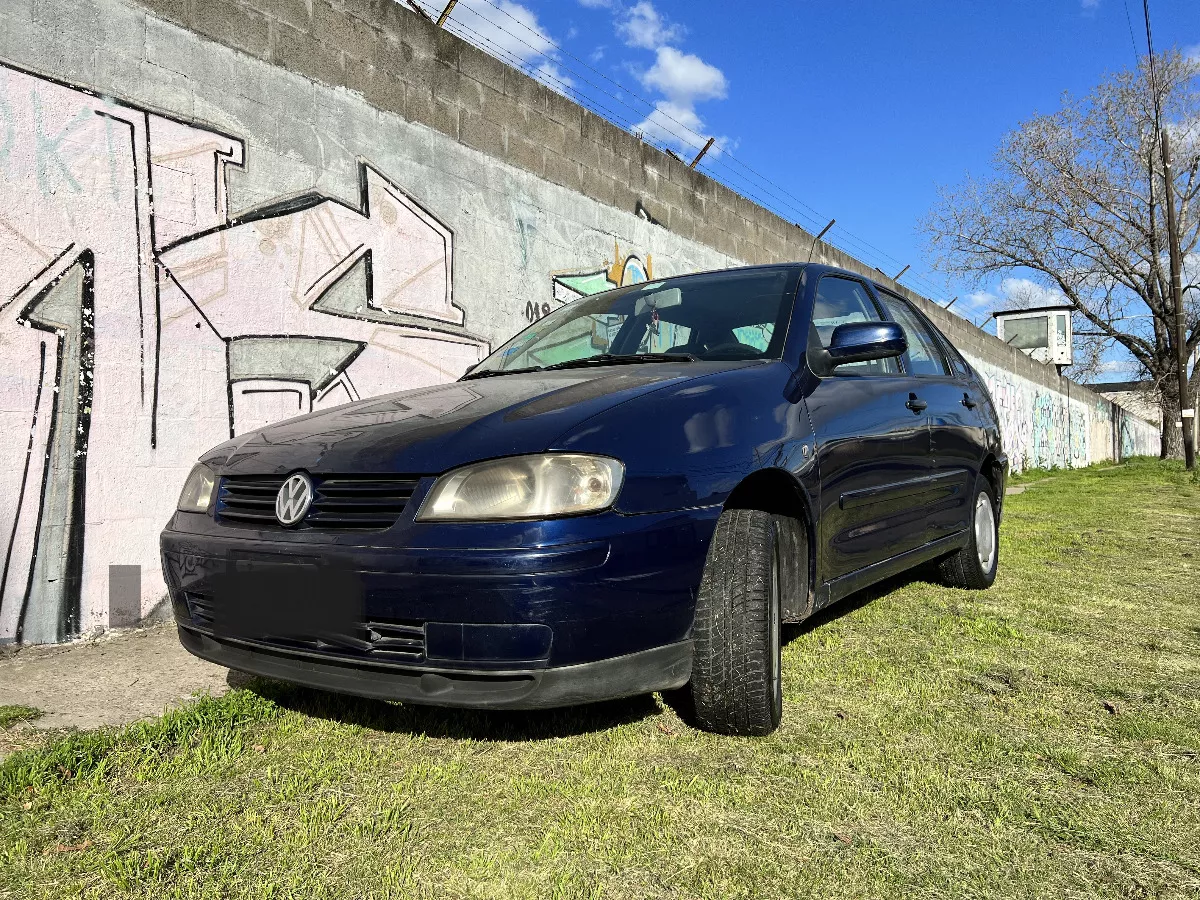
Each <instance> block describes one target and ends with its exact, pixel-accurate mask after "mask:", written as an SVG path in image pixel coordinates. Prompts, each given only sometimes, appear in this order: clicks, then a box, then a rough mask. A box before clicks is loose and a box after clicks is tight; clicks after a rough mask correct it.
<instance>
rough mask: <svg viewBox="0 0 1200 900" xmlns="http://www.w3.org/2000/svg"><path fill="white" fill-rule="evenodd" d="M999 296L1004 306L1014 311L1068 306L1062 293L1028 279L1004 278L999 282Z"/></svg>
mask: <svg viewBox="0 0 1200 900" xmlns="http://www.w3.org/2000/svg"><path fill="white" fill-rule="evenodd" d="M1000 294H1001V296H1002V298H1003V299H1004V300H1005V301H1006V305H1007V306H1009V307H1012V308H1015V309H1025V308H1028V307H1031V306H1065V305H1068V304H1067V298H1066V296H1065V295H1064V294H1063V292H1062V291H1060V290H1056V289H1055V288H1048V287H1045V286H1044V285H1040V284H1038V283H1037V282H1036V281H1030V280H1029V279H1028V278H1005V279H1004V280H1003V281H1001V282H1000Z"/></svg>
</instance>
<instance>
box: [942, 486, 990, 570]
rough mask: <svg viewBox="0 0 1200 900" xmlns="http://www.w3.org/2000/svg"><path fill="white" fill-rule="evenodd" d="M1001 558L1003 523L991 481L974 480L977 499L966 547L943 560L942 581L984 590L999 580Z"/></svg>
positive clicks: (972, 511)
mask: <svg viewBox="0 0 1200 900" xmlns="http://www.w3.org/2000/svg"><path fill="white" fill-rule="evenodd" d="M999 561H1000V523H999V521H998V520H997V518H996V500H995V497H994V496H993V488H992V485H991V482H989V481H988V480H987V479H986V478H984V477H983V476H982V475H980V476H979V477H978V478H976V480H975V502H974V506H973V508H972V510H971V531H970V535H969V539H968V541H967V546H965V547H963V548H962V549H961V550H959V551H958V552H957V553H955V554H953V555H952V556H948V557H946V558H945V559H944V560H942V562H941V566H940V569H941V575H942V581H943V582H944V583H945V584H946V585H948V586H949V587H957V588H967V589H970V590H977V591H978V590H983V589H985V588H989V587H991V586H992V582H993V581H995V580H996V569H997V568H998V566H999Z"/></svg>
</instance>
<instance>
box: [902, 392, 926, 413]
mask: <svg viewBox="0 0 1200 900" xmlns="http://www.w3.org/2000/svg"><path fill="white" fill-rule="evenodd" d="M904 405H905V406H907V407H908V408H909V409H911V410H912V411H913V412H915V413H919V412H925V408H926V407H927V406H929V404H928V403H926V402H925V401H924V400H922V399H920V398H919V397H918V396H917V395H916V394H909V395H908V401H907V402H906V403H905V404H904Z"/></svg>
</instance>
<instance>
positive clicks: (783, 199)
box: [449, 0, 940, 294]
mask: <svg viewBox="0 0 1200 900" xmlns="http://www.w3.org/2000/svg"><path fill="white" fill-rule="evenodd" d="M483 2H485V3H486V4H487V5H488V6H490V7H492V8H493V9H495V10H496V11H497V12H499V13H500V14H501V15H503V16H505V17H506V18H508V19H510V20H511V21H513V22H515V23H516V24H517V25H519V26H520V27H521V28H522V29H524V30H525V31H527V32H528V33H529V34H531V35H533V36H534V37H535V38H536V39H537V40H538V42H539V43H542V44H544V45H545V47H548V48H552V49H553V50H555V51H557V52H558V53H560V54H562V55H564V56H566V57H568V58H570V59H572V60H574V61H575V62H576V63H578V64H579V65H580V66H582V67H584V68H585V69H587V70H588V71H589V72H591V73H593V74H595V75H597V76H599V77H600V78H602V79H604V80H605V81H607V82H609V83H610V84H612V85H614V86H615V87H616V88H618V89H619V90H620V91H621V92H623V93H624V94H627V95H628V96H630V97H632V98H634V99H635V100H636V101H638V102H639V103H641V104H642V105H644V106H645V107H646V108H647V109H648V110H649V111H650V116H655V117H656V121H655V125H656V126H657V127H658V128H659V129H661V130H662V131H663V132H665V133H666V134H667V135H669V136H671V137H673V138H674V139H676V140H678V141H680V142H681V143H683V144H684V145H694V146H699V145H701V144H703V143H704V142H705V140H706V136H705V135H701V134H699V133H698V132H696V131H695V130H694V129H692V128H690V127H689V126H687V125H685V124H684V123H682V122H680V121H679V120H678V119H676V118H675V117H673V116H671V115H670V114H669V113H667V112H665V111H664V110H662V109H661V108H660V107H659V105H658V104H656V103H653V102H651V101H649V100H647V99H646V98H644V97H642V96H641V95H639V94H638V93H637V92H635V91H633V90H631V89H630V88H628V87H626V86H625V85H623V84H621V83H620V82H618V81H616V80H614V79H613V78H611V77H609V76H608V75H606V74H605V73H603V72H601V71H599V70H598V69H596V68H595V67H593V66H591V65H589V64H588V63H586V62H584V61H583V60H582V59H580V58H579V57H578V56H576V55H575V54H573V53H571V52H570V51H568V50H566V49H564V48H563V47H561V46H559V45H558V44H556V43H555V42H554V41H552V40H551V39H550V38H549V37H548V36H547V35H545V34H544V33H542V32H540V31H537V30H535V29H534V28H532V27H530V26H529V25H528V24H527V23H525V22H523V21H521V20H520V19H518V18H516V17H515V16H513V15H512V14H511V13H509V12H508V10H506V9H504V8H503V7H501V6H499V5H498V4H496V3H494V2H493V0H483ZM463 9H464V10H465V11H468V12H471V13H473V14H474V15H475V16H476V17H478V18H479V19H481V20H482V21H483V22H484V23H486V25H488V26H490V27H492V28H496V29H497V30H499V31H500V32H502V33H504V34H506V35H508V36H509V37H511V38H513V39H514V40H515V41H517V42H519V43H520V44H522V45H523V46H525V47H526V48H528V49H529V50H530V51H532V52H533V53H534V54H537V55H538V56H541V57H544V58H545V59H546V60H547V61H548V62H550V63H552V64H554V65H555V66H557V65H560V64H561V65H562V67H563V68H564V69H565V70H566V71H567V72H568V73H569V74H571V75H573V76H575V77H577V78H578V79H580V81H582V82H583V83H584V84H586V85H588V86H589V87H591V88H592V89H593V90H595V91H598V92H600V94H601V95H602V96H605V97H609V98H610V99H612V100H614V101H616V102H617V103H618V104H620V105H621V106H623V107H625V108H626V109H628V110H630V111H632V112H633V113H634V114H635V115H636V116H641V115H644V114H643V113H641V112H639V111H638V110H637V108H636V107H634V106H633V105H632V104H630V103H629V102H627V101H625V100H623V99H622V98H621V97H620V96H618V95H615V94H612V93H611V92H609V91H606V90H605V89H604V88H602V87H601V86H600V85H598V84H596V83H595V82H594V81H592V80H591V79H590V78H588V77H587V76H585V75H584V74H583V73H581V72H579V71H578V70H576V69H574V68H572V67H571V66H570V65H569V64H567V63H565V62H561V61H560V60H558V59H555V58H554V57H553V56H552V55H551V54H550V53H549V52H548V51H547V49H543V48H541V47H536V46H534V45H533V44H530V43H529V41H527V40H525V39H524V38H522V37H521V36H520V35H517V34H514V33H513V32H512V31H510V30H509V29H507V28H505V27H504V26H503V25H502V24H500V23H499V22H497V21H495V19H490V18H487V17H485V16H484V15H483V14H482V13H481V12H479V11H478V10H477V9H474V8H472V7H470V6H464V8H463ZM462 11H463V10H460V13H461V12H462ZM449 27H451V28H452V29H453V30H457V29H458V28H462V29H463V30H464V31H468V32H470V34H471V35H473V36H474V37H475V38H476V39H477V41H478V42H479V43H481V44H484V45H487V46H485V47H484V49H487V50H488V52H491V53H493V55H496V56H499V57H501V58H503V59H504V60H505V61H507V62H510V63H511V64H514V65H515V66H516V68H519V69H522V70H527V66H526V63H525V61H524V60H523V59H521V58H520V57H518V56H516V55H515V54H514V53H511V52H509V51H507V50H506V49H505V48H503V47H501V46H500V45H499V44H498V43H496V42H495V41H492V40H490V39H488V38H486V37H484V35H482V34H481V33H480V32H479V31H477V30H476V29H474V28H471V27H470V26H466V25H464V24H463V22H462V20H461V17H459V18H456V19H452V20H450V22H449ZM472 43H475V41H472ZM531 74H534V77H536V78H539V79H540V80H543V82H554V84H556V85H558V86H559V89H560V90H559V92H560V93H563V94H564V95H571V94H573V95H574V96H575V98H576V99H579V100H581V101H587V103H586V104H585V105H587V106H589V108H592V107H594V108H592V111H593V112H598V113H599V114H600V115H602V116H603V117H604V118H606V119H609V120H610V121H612V122H614V124H617V125H619V126H620V127H622V128H623V129H625V130H628V131H632V132H634V133H636V134H637V135H638V137H639V138H640V139H641V140H643V141H645V142H646V143H649V144H651V145H652V146H658V148H659V149H664V148H663V147H661V146H659V145H657V144H656V142H655V141H654V140H653V139H651V138H650V137H649V136H648V135H647V134H646V133H645V132H644V131H643V130H641V129H639V128H638V127H637V125H635V124H634V123H633V120H632V119H628V118H626V117H624V116H621V115H619V114H617V113H616V112H615V111H614V110H612V109H611V108H609V107H607V106H605V105H604V104H602V103H600V102H598V101H597V100H596V99H595V98H593V97H589V96H588V95H587V94H586V93H584V92H582V91H580V90H578V89H573V85H572V84H568V83H566V82H564V81H563V80H562V79H560V78H556V77H555V76H554V75H552V74H550V73H549V72H546V71H544V70H542V71H539V72H536V73H531ZM548 86H550V87H552V88H553V87H554V85H551V84H548ZM662 119H666V120H667V121H669V122H671V123H673V124H674V125H676V126H678V127H679V128H681V129H683V131H684V132H686V135H682V134H680V133H679V132H677V131H676V130H675V129H673V128H671V127H669V126H668V125H666V124H665V123H664V122H663V121H662ZM646 121H650V119H649V117H647V119H646ZM689 135H690V137H689ZM730 163H732V164H734V165H736V166H737V167H739V168H740V169H742V170H744V171H745V172H746V173H748V176H747V175H742V174H741V173H740V172H736V173H735V171H734V170H733V168H732V166H731V165H730ZM718 166H719V167H720V168H721V169H722V172H723V175H724V177H723V178H720V179H719V180H734V179H735V178H736V182H737V185H736V186H737V190H739V191H744V192H745V193H746V194H747V196H748V198H749V199H751V200H753V201H754V202H756V203H759V204H760V205H762V206H764V207H766V208H767V209H770V210H772V211H773V212H775V213H776V214H780V212H781V209H782V210H783V211H787V212H789V213H790V215H785V216H784V218H785V219H787V218H792V216H798V217H799V218H801V219H805V220H808V221H810V222H813V223H814V224H815V225H817V226H819V225H820V223H822V222H824V221H825V219H824V218H823V217H822V216H821V215H820V213H818V212H817V211H816V210H815V209H814V208H813V207H811V206H809V205H808V204H807V203H805V202H804V201H803V200H801V199H800V198H799V197H797V196H795V195H794V194H792V193H791V192H790V191H788V190H786V189H785V188H783V187H781V186H780V185H778V184H776V183H775V182H773V181H771V180H770V179H769V178H767V177H766V176H764V175H763V174H761V173H760V172H758V171H756V170H755V169H753V168H752V167H750V166H749V165H747V164H746V163H744V162H742V161H741V160H740V159H738V158H737V157H736V156H734V155H733V153H732V152H730V151H728V150H727V149H725V148H721V147H718V153H717V154H715V155H714V156H713V157H710V158H709V160H707V161H706V162H705V165H703V166H702V167H701V168H702V169H703V170H707V171H709V173H710V174H713V170H714V169H715V168H716V167H718ZM755 181H757V182H759V183H761V185H762V186H761V187H760V188H759V190H761V191H765V192H766V194H767V195H768V196H769V197H773V198H774V200H775V203H772V202H770V201H767V200H764V199H763V198H762V197H761V196H760V195H759V192H758V191H756V190H752V189H750V188H749V187H748V186H749V185H753V184H754V183H755ZM837 233H838V234H840V235H842V236H843V240H844V241H848V242H849V243H851V245H856V246H857V247H858V248H860V249H858V250H857V251H852V250H849V249H847V248H845V247H844V246H840V245H839V243H838V242H835V241H833V240H830V241H828V242H829V243H830V244H831V245H832V246H834V247H836V248H837V249H839V250H841V251H842V252H844V253H848V254H850V255H857V256H862V257H865V258H868V259H869V258H870V257H875V256H876V255H878V256H880V257H883V258H884V259H886V260H888V261H891V262H892V263H897V264H898V263H899V260H897V259H896V258H895V257H893V256H891V255H890V254H888V253H886V252H885V251H883V250H881V249H880V248H878V247H876V246H875V245H873V244H871V243H869V242H868V241H866V240H864V239H862V238H860V237H858V236H857V235H855V234H853V233H852V232H850V231H849V230H847V229H846V228H844V227H839V228H838V229H837ZM877 268H878V267H877ZM881 271H882V270H881ZM909 278H910V280H911V281H913V282H915V283H917V284H919V285H923V286H924V287H925V289H926V290H928V291H930V293H931V294H938V293H940V289H939V288H937V286H936V285H934V284H933V283H932V282H930V281H929V280H928V279H927V278H925V277H924V276H923V275H921V274H920V273H913V274H912V275H910V276H909Z"/></svg>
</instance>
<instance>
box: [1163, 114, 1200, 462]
mask: <svg viewBox="0 0 1200 900" xmlns="http://www.w3.org/2000/svg"><path fill="white" fill-rule="evenodd" d="M1158 146H1159V150H1161V151H1162V163H1163V178H1164V180H1165V181H1166V194H1165V196H1164V197H1163V200H1164V201H1165V203H1166V205H1167V244H1168V245H1169V246H1170V248H1171V302H1172V303H1173V304H1174V306H1175V365H1176V375H1177V376H1178V378H1179V420H1180V423H1181V424H1182V425H1183V460H1184V465H1186V466H1187V468H1188V471H1191V470H1193V469H1195V468H1196V440H1195V438H1196V430H1195V429H1196V425H1195V423H1196V410H1195V408H1194V407H1193V406H1192V398H1191V395H1190V393H1189V391H1188V377H1187V321H1186V320H1185V319H1184V315H1183V260H1182V259H1180V254H1179V226H1178V223H1177V222H1176V221H1175V184H1174V177H1173V175H1172V172H1171V135H1170V132H1168V131H1167V130H1166V129H1164V128H1162V127H1161V126H1160V127H1159V130H1158Z"/></svg>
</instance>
